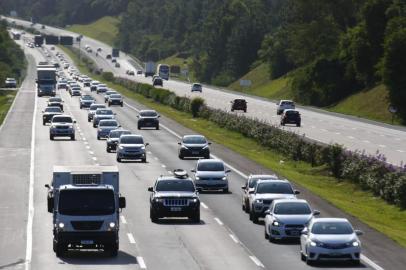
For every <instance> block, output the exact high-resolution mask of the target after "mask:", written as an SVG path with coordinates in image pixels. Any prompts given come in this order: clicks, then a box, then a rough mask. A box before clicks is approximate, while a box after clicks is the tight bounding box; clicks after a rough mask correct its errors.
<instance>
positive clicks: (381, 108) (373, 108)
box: [327, 84, 401, 125]
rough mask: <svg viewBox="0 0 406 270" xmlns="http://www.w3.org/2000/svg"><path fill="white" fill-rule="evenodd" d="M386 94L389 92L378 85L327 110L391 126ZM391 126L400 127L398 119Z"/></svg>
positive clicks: (383, 86) (381, 85)
mask: <svg viewBox="0 0 406 270" xmlns="http://www.w3.org/2000/svg"><path fill="white" fill-rule="evenodd" d="M388 94H389V91H388V89H387V88H386V87H385V85H383V84H380V85H378V86H376V87H374V88H372V89H369V90H365V91H361V92H359V93H356V94H354V95H351V96H349V97H347V98H346V99H344V100H343V101H341V102H339V103H338V104H336V105H335V106H333V107H330V108H327V109H328V110H329V111H333V112H338V113H342V114H349V115H354V116H358V117H362V118H367V119H370V120H375V121H380V122H384V123H388V124H392V114H391V113H390V112H389V111H388V107H389V102H388ZM393 124H397V125H400V124H401V123H400V121H399V119H396V118H395V119H394V122H393Z"/></svg>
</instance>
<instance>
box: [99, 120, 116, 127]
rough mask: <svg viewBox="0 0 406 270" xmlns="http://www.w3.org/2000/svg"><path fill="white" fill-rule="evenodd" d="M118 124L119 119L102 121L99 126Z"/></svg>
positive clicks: (114, 125)
mask: <svg viewBox="0 0 406 270" xmlns="http://www.w3.org/2000/svg"><path fill="white" fill-rule="evenodd" d="M116 126H118V123H117V121H114V120H109V121H100V123H99V127H116Z"/></svg>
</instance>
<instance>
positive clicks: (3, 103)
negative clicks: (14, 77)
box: [0, 90, 17, 125]
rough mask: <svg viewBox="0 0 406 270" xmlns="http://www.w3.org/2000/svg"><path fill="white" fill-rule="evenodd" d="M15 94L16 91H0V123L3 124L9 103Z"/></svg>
mask: <svg viewBox="0 0 406 270" xmlns="http://www.w3.org/2000/svg"><path fill="white" fill-rule="evenodd" d="M16 94H17V91H12V90H10V91H7V90H5V91H3V90H2V91H0V125H1V124H3V121H4V118H5V117H6V115H7V112H8V111H9V109H10V107H11V104H12V103H13V100H14V98H15V96H16Z"/></svg>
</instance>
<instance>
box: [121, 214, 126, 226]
mask: <svg viewBox="0 0 406 270" xmlns="http://www.w3.org/2000/svg"><path fill="white" fill-rule="evenodd" d="M120 219H121V223H123V224H127V220H126V219H125V217H124V216H120Z"/></svg>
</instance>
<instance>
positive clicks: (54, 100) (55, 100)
mask: <svg viewBox="0 0 406 270" xmlns="http://www.w3.org/2000/svg"><path fill="white" fill-rule="evenodd" d="M47 105H48V107H55V106H56V107H59V108H61V110H62V111H63V101H62V99H61V98H60V97H51V98H49V99H48V104H47Z"/></svg>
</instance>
